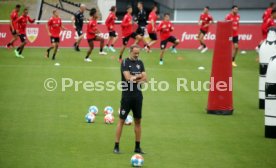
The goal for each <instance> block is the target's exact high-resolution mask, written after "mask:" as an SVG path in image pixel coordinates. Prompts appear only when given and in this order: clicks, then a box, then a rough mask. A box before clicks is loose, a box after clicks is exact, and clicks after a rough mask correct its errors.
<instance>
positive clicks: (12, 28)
mask: <svg viewBox="0 0 276 168" xmlns="http://www.w3.org/2000/svg"><path fill="white" fill-rule="evenodd" d="M20 7H21V6H20V5H16V6H15V9H14V10H13V11H12V13H11V14H10V31H11V34H12V36H13V38H12V40H11V41H10V42H9V43H8V44H7V45H6V47H7V48H10V46H13V43H14V42H15V41H16V40H17V38H18V36H17V33H18V32H17V30H16V29H17V27H16V23H15V21H16V20H17V18H18V12H19V11H20Z"/></svg>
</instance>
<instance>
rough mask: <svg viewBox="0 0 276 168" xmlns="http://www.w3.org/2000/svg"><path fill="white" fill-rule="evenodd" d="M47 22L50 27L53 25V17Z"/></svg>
mask: <svg viewBox="0 0 276 168" xmlns="http://www.w3.org/2000/svg"><path fill="white" fill-rule="evenodd" d="M47 24H48V26H49V27H50V26H51V25H52V19H49V20H48V23H47Z"/></svg>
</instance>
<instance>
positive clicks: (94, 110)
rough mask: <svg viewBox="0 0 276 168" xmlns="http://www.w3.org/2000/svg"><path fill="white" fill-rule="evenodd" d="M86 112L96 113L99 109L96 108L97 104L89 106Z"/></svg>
mask: <svg viewBox="0 0 276 168" xmlns="http://www.w3.org/2000/svg"><path fill="white" fill-rule="evenodd" d="M88 112H89V113H93V114H94V115H97V114H98V112H99V110H98V108H97V106H90V107H89V109H88Z"/></svg>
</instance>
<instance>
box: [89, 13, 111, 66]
mask: <svg viewBox="0 0 276 168" xmlns="http://www.w3.org/2000/svg"><path fill="white" fill-rule="evenodd" d="M89 15H90V19H89V23H88V24H87V30H86V37H87V42H88V45H89V49H88V51H87V54H86V57H85V59H84V61H86V62H92V60H91V59H90V58H89V56H90V54H91V52H92V51H93V49H94V41H99V42H100V52H99V54H100V55H106V52H104V51H103V47H104V39H103V38H102V37H100V36H98V35H97V34H99V33H100V31H99V30H98V28H97V19H98V13H97V10H96V9H95V8H92V9H91V10H90V14H89Z"/></svg>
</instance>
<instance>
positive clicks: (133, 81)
mask: <svg viewBox="0 0 276 168" xmlns="http://www.w3.org/2000/svg"><path fill="white" fill-rule="evenodd" d="M139 52H140V49H139V46H137V45H133V46H131V47H130V57H129V58H126V59H124V60H123V62H122V64H121V74H122V99H121V107H120V120H119V122H118V125H117V130H116V138H115V147H114V153H116V154H118V153H120V150H119V141H120V138H121V134H122V129H123V126H124V122H125V119H126V118H127V115H128V114H129V112H130V110H132V112H133V117H134V124H135V126H134V130H135V149H134V152H135V153H141V154H143V153H144V152H143V151H142V149H141V148H140V140H141V118H142V102H143V95H142V91H141V84H142V83H144V82H146V81H147V75H146V72H145V67H144V64H143V62H142V61H141V60H139V58H138V57H139Z"/></svg>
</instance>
